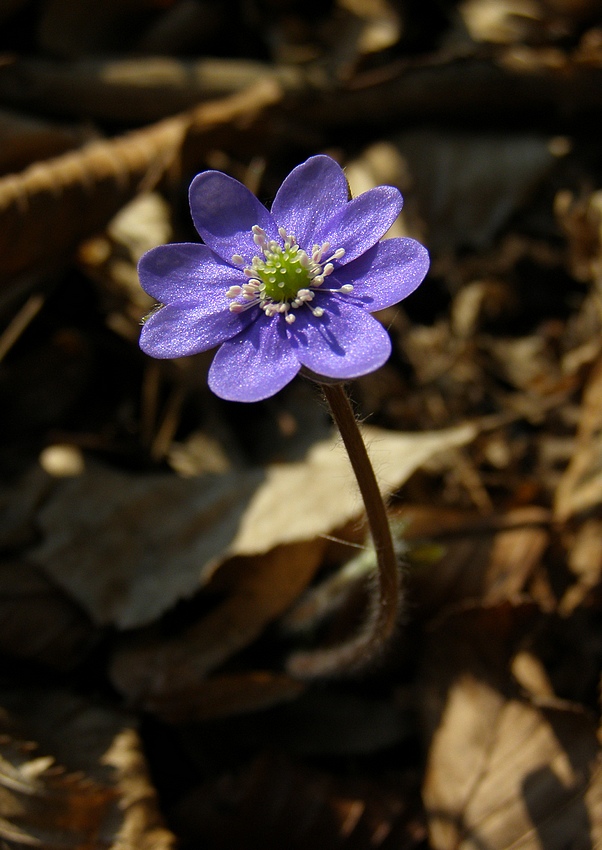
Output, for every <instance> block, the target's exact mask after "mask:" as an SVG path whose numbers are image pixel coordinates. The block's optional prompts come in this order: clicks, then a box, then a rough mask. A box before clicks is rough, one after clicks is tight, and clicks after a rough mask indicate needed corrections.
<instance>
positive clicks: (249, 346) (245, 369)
mask: <svg viewBox="0 0 602 850" xmlns="http://www.w3.org/2000/svg"><path fill="white" fill-rule="evenodd" d="M300 368H301V367H300V363H299V361H298V360H297V358H296V357H295V354H294V351H293V349H292V348H291V346H290V343H289V341H288V339H287V336H286V330H285V323H284V321H282V317H280V316H277V317H275V318H271V319H268V318H267V317H265V318H264V317H260V318H259V319H258V320H257V321H256V322H254V323H253V325H252V326H251V327H250V328H249V329H248V330H246V331H245V332H244V333H241V334H239V335H238V336H237V337H235V338H234V339H231V340H229V341H228V342H225V343H224V344H223V345H222V347H221V348H220V349H219V351H218V352H217V354H216V355H215V358H214V360H213V363H212V364H211V368H210V369H209V386H210V388H211V389H212V390H213V392H214V393H215V394H216V395H218V396H220V397H221V398H224V399H226V400H227V401H261V400H262V399H264V398H269V397H270V396H272V395H274V394H275V393H277V392H278V390H281V389H282V387H284V386H285V385H286V384H288V383H289V381H292V379H293V378H294V377H295V375H296V374H297V372H298V371H299V369H300Z"/></svg>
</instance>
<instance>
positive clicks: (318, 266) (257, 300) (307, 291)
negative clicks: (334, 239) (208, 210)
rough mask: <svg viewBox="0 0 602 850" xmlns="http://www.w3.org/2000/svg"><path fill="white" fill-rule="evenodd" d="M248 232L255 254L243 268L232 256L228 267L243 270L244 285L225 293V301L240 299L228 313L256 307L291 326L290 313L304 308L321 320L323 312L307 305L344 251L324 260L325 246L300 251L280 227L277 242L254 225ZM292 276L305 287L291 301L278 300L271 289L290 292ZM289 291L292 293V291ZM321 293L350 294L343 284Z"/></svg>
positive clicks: (241, 261) (239, 257) (240, 259)
mask: <svg viewBox="0 0 602 850" xmlns="http://www.w3.org/2000/svg"><path fill="white" fill-rule="evenodd" d="M251 232H252V235H253V241H254V243H255V244H256V245H257V247H258V248H259V253H258V254H257V255H256V256H255V257H253V259H252V260H251V263H250V264H248V265H245V260H244V258H243V256H242V254H233V255H232V263H234V264H235V265H239V266H243V269H242V271H243V274H244V275H245V277H246V278H247V282H246V283H244V284H242V285H241V286H239V285H234V286H231V287H230V288H229V289H228V291H227V293H226V294H227V296H228V298H239V299H240V300H238V301H236V302H234V303H233V304H231V305H230V310H231V311H232V312H233V313H242V312H243V311H245V310H248V309H250V308H251V307H259V308H260V309H261V310H263V312H264V313H265V315H266V316H268V317H269V318H271V317H273V316H278V315H282V316H284V319H285V321H286V322H287V324H289V325H292V324H293V323H294V322H295V313H294V312H293V311H296V310H298V309H300V308H301V307H303V306H305V307H308V308H309V309H310V310H311V312H312V314H313V315H314V316H315V317H316V318H318V319H319V318H320V317H321V316H323V315H324V308H323V307H315V306H313V304H312V303H311V302H312V301H314V299H315V291H317V290H318V288H319V287H320V286H322V284H323V283H324V279H325V278H326V277H328V276H329V275H331V274H332V273H333V272H334V271H335V266H334V264H333V261H336V260H340V259H341V258H342V257H343V256H344V255H345V249H344V248H338V249H337V250H336V251H334V252H333V253H332V256H330V257H328V259H326V260H324V259H323V257H324V256H325V255H327V254H328V253H329V252H330V250H331V245H330V243H329V242H323V243H322V245H314V246H313V248H312V251H311V253H308V252H307V251H305V250H303V249H302V248H300V246H299V245H298V243H297V240H296V238H295V236H294V235H293V234H292V233H287V231H286V228H284V227H279V228H278V235H279V237H280V239H281V242H278V241H276V240H275V239H268V236H267V233H266V231H265V230H264V229H263V227H260V225H258V224H254V225H253V227H252V228H251ZM293 274H301V275H302V274H305V280H306V281H307V282H306V283H305V286H303V287H302V288H301V289H299V290H298V291H297V292H296V294H295V295H294V296H293V297H291V296H290V295H289V296H288V297H287V298H284V299H283V300H279V299H278V296H277V295H275V291H274V289H273V288H272V287H273V286H274V285H275V286H276V288H277V291H280V290H284V292H290V291H291V283H292V278H291V276H292V275H293ZM305 280H304V279H303V278H301V281H303V282H305ZM287 286H288V287H289V288H288V289H287ZM292 289H293V291H294V287H292ZM322 292H323V293H324V295H327V294H330V293H334V292H338V293H341V294H342V295H348V294H349V293H350V292H353V286H352V285H351V284H345V285H343V286H341V287H340V288H339V289H329V290H326V291H325V290H322ZM268 293H269V294H268ZM283 295H284V293H283ZM281 298H282V296H281ZM323 303H324V302H323Z"/></svg>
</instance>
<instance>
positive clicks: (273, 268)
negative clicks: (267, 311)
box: [253, 245, 311, 301]
mask: <svg viewBox="0 0 602 850" xmlns="http://www.w3.org/2000/svg"><path fill="white" fill-rule="evenodd" d="M270 247H271V246H270ZM264 256H265V260H262V259H260V258H259V257H256V258H255V260H254V262H253V272H254V274H255V275H256V276H257V278H259V280H260V281H261V282H262V283H263V293H264V297H265V298H266V299H269V300H270V301H291V300H292V299H293V298H295V296H296V295H297V293H298V292H299V290H300V289H307V288H308V287H309V286H310V284H311V277H310V272H309V268H308V267H307V254H306V253H305V251H299V246H298V245H293V246H291V247H290V248H285V249H282V248H280V247H279V246H277V247H275V248H274V250H266V251H265V252H264ZM303 260H305V263H304V262H303Z"/></svg>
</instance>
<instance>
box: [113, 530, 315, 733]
mask: <svg viewBox="0 0 602 850" xmlns="http://www.w3.org/2000/svg"><path fill="white" fill-rule="evenodd" d="M325 545H326V541H324V540H321V539H317V540H311V541H306V542H305V543H297V544H293V545H289V546H283V547H278V548H276V549H273V550H272V551H270V552H268V553H267V554H265V555H263V556H261V557H255V558H240V559H236V560H235V561H233V562H230V563H229V564H226V565H225V566H224V567H223V568H222V570H221V571H220V573H219V574H218V577H217V578H218V581H219V589H220V590H221V591H222V592H223V591H225V592H226V593H227V597H226V599H225V600H224V602H222V603H221V604H219V605H217V607H216V608H215V609H214V610H213V611H212V612H211V613H209V614H207V615H206V616H205V617H204V618H203V619H202V620H200V621H199V622H198V623H195V624H194V625H193V626H191V627H190V628H188V629H186V630H185V631H184V632H182V633H181V634H179V635H178V636H177V637H174V638H171V639H166V640H154V641H153V640H149V639H148V638H146V637H145V636H144V635H143V636H142V637H141V638H140V639H137V640H136V641H135V642H134V644H133V645H128V644H126V645H125V646H124V647H123V648H122V649H120V650H117V652H116V653H115V655H114V658H113V662H112V664H111V678H112V680H113V682H114V684H115V686H116V687H117V688H118V689H119V690H120V691H121V692H122V693H124V694H126V695H127V697H128V699H129V700H130V701H131V702H133V703H135V704H136V705H140V706H142V707H143V708H145V709H147V710H150V711H156V712H157V713H159V714H161V716H163V717H166V718H169V719H173V718H177V717H182V716H186V717H187V718H188V719H190V718H191V717H192V716H194V715H195V710H196V707H197V706H198V707H199V716H200V717H206V716H207V714H208V713H209V711H212V712H213V715H215V716H219V715H223V714H228V713H232V712H234V713H237V712H240V711H242V710H244V709H245V707H246V709H248V710H250V709H252V708H254V707H257V703H258V700H259V699H260V698H261V690H262V683H261V682H256V683H255V684H256V687H255V688H254V689H250V690H248V692H247V694H245V693H244V692H243V691H242V690H241V689H240V688H237V683H236V682H235V681H234V682H233V689H234V690H235V692H233V693H230V694H229V693H228V690H227V688H226V687H225V682H226V680H224V681H222V683H221V686H222V688H223V691H222V695H223V701H222V702H221V703H220V702H218V699H219V696H220V694H219V690H220V683H219V681H217V683H216V682H213V683H212V682H210V683H209V685H208V687H207V692H206V694H205V693H204V692H203V682H202V680H203V678H204V677H205V676H206V675H207V673H209V672H211V671H212V670H214V669H216V668H217V667H219V666H220V665H221V664H223V663H224V662H225V661H226V660H227V659H228V658H230V657H231V656H232V655H234V654H235V653H236V652H238V651H240V650H241V649H243V648H244V647H246V646H248V645H249V644H250V643H251V642H252V641H253V640H255V639H256V638H257V637H258V636H259V634H260V633H261V632H262V631H263V629H264V628H265V627H266V626H267V625H268V624H269V623H270V622H272V621H273V620H274V619H276V618H277V617H278V616H280V615H281V614H282V613H284V611H286V610H287V608H289V607H290V605H291V604H292V602H293V601H294V600H295V599H296V598H297V597H298V596H299V594H300V593H301V592H302V591H303V590H304V589H305V588H306V587H307V585H308V584H309V582H310V581H311V579H312V578H313V576H314V574H315V572H316V570H317V569H318V567H319V566H320V564H321V562H322V556H323V551H324V547H325ZM272 685H273V687H272ZM268 688H271V692H270V691H269V690H268ZM299 690H300V689H299V688H297V687H296V685H295V684H294V683H293V681H292V679H288V677H286V679H284V678H283V679H282V680H281V682H275V683H274V681H273V680H272V681H271V682H268V683H267V684H266V686H265V688H263V692H264V695H265V699H266V700H268V699H270V700H271V701H275V700H276V698H280V699H290V698H291V697H293V696H296V695H298V693H299ZM229 698H230V699H232V702H231V703H229V702H228V699H229ZM245 699H246V706H245ZM212 700H213V707H211V704H212Z"/></svg>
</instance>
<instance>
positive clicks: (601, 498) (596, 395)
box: [554, 361, 602, 522]
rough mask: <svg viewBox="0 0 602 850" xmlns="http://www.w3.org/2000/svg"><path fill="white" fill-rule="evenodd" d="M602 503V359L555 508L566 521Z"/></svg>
mask: <svg viewBox="0 0 602 850" xmlns="http://www.w3.org/2000/svg"><path fill="white" fill-rule="evenodd" d="M601 503H602V361H598V363H597V365H596V366H595V367H594V369H593V370H592V373H591V374H590V376H589V379H588V381H587V384H586V387H585V391H584V394H583V401H582V406H581V418H580V421H579V429H578V432H577V446H576V451H575V453H574V455H573V458H572V460H571V462H570V463H569V466H568V468H567V470H566V471H565V473H564V475H563V476H562V478H561V479H560V483H559V485H558V489H557V491H556V500H555V505H554V512H555V514H556V517H557V519H558V520H560V521H561V522H562V521H565V520H567V519H569V518H570V517H572V516H574V515H575V514H579V513H582V512H583V511H587V510H591V509H593V508H596V507H599V506H600V504H601Z"/></svg>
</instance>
